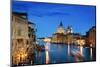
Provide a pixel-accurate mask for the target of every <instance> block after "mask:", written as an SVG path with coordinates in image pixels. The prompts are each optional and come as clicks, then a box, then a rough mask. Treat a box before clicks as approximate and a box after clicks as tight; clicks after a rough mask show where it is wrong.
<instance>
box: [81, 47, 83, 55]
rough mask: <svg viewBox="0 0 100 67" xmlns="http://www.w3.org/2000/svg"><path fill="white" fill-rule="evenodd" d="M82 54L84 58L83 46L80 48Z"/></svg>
mask: <svg viewBox="0 0 100 67" xmlns="http://www.w3.org/2000/svg"><path fill="white" fill-rule="evenodd" d="M80 53H81V55H82V56H83V46H80Z"/></svg>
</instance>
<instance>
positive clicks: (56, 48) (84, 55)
mask: <svg viewBox="0 0 100 67" xmlns="http://www.w3.org/2000/svg"><path fill="white" fill-rule="evenodd" d="M43 45H44V46H45V49H44V51H39V52H38V51H36V52H35V60H34V61H35V62H34V65H38V64H39V65H40V64H58V63H69V62H71V63H72V62H81V61H82V62H85V61H95V60H96V49H95V48H89V47H83V46H73V45H66V44H51V43H44V44H43Z"/></svg>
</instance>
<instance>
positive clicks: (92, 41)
mask: <svg viewBox="0 0 100 67" xmlns="http://www.w3.org/2000/svg"><path fill="white" fill-rule="evenodd" d="M86 37H87V39H86V42H87V44H88V45H89V46H91V47H96V27H95V26H93V27H92V28H90V29H89V31H88V32H87V34H86Z"/></svg>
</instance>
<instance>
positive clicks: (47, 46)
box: [45, 43, 50, 64]
mask: <svg viewBox="0 0 100 67" xmlns="http://www.w3.org/2000/svg"><path fill="white" fill-rule="evenodd" d="M49 45H50V43H46V45H45V57H46V61H45V63H46V64H48V63H49V51H48V50H49V49H50V47H49Z"/></svg>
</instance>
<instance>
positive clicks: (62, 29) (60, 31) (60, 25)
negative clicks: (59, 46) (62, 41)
mask: <svg viewBox="0 0 100 67" xmlns="http://www.w3.org/2000/svg"><path fill="white" fill-rule="evenodd" d="M56 33H63V34H64V33H65V30H64V27H63V24H62V22H60V24H59V26H58V28H57V32H56Z"/></svg>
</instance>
